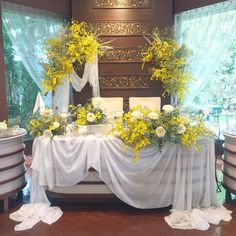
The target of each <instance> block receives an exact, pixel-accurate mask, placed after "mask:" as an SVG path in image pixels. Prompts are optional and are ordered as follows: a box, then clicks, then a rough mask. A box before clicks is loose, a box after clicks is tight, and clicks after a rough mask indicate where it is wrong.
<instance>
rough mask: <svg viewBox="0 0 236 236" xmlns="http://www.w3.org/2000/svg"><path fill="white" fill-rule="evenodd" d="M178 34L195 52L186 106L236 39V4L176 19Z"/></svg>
mask: <svg viewBox="0 0 236 236" xmlns="http://www.w3.org/2000/svg"><path fill="white" fill-rule="evenodd" d="M175 33H176V38H177V40H178V41H179V42H180V43H185V44H186V45H187V46H188V47H189V48H190V49H191V50H192V51H193V56H192V57H191V58H190V70H191V72H192V75H193V77H194V78H195V79H196V80H195V81H194V82H191V84H190V90H189V92H190V93H189V95H188V96H187V97H186V100H185V104H188V105H190V104H192V103H193V100H194V98H195V97H196V96H197V95H198V92H199V91H200V89H201V88H202V86H203V85H204V84H205V83H206V82H207V81H208V80H209V79H211V76H212V75H213V73H214V72H215V71H216V70H217V69H218V66H219V64H220V63H221V62H222V59H223V55H224V54H225V53H226V51H227V50H228V49H229V46H230V44H231V43H232V41H233V39H234V38H235V37H236V1H235V0H232V1H225V2H222V3H218V4H214V5H210V6H207V7H203V8H198V9H194V10H189V11H185V12H182V13H179V14H176V15H175Z"/></svg>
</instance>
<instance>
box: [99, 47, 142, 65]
mask: <svg viewBox="0 0 236 236" xmlns="http://www.w3.org/2000/svg"><path fill="white" fill-rule="evenodd" d="M141 53H142V47H130V48H129V47H126V48H125V47H124V48H114V49H113V50H110V51H107V52H106V53H105V54H104V55H103V56H102V57H100V58H99V62H100V63H129V62H130V63H131V62H132V63H136V62H137V63H141V62H142V57H141Z"/></svg>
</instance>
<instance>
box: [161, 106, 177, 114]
mask: <svg viewBox="0 0 236 236" xmlns="http://www.w3.org/2000/svg"><path fill="white" fill-rule="evenodd" d="M174 109H175V108H174V107H173V106H171V105H164V106H163V107H162V110H163V111H164V112H166V113H171V112H172V111H174Z"/></svg>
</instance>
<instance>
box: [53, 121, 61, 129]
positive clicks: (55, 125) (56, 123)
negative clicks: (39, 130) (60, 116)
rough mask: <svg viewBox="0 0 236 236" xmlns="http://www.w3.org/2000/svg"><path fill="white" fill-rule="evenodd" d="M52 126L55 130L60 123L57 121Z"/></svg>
mask: <svg viewBox="0 0 236 236" xmlns="http://www.w3.org/2000/svg"><path fill="white" fill-rule="evenodd" d="M52 124H53V127H54V128H55V129H56V128H58V127H59V126H60V123H59V122H57V121H54V122H53V123H52Z"/></svg>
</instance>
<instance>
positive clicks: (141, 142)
mask: <svg viewBox="0 0 236 236" xmlns="http://www.w3.org/2000/svg"><path fill="white" fill-rule="evenodd" d="M113 134H114V135H115V136H117V137H119V138H121V139H122V140H123V141H124V143H126V144H128V145H132V146H134V151H135V159H134V160H138V159H139V153H140V150H141V149H143V148H145V147H146V146H148V145H149V144H154V145H155V144H157V145H158V146H159V149H161V147H162V145H163V144H164V143H166V142H170V143H181V144H182V145H183V146H185V147H190V146H194V147H195V149H196V150H199V148H200V144H199V143H198V141H199V139H200V138H202V137H212V136H213V135H214V134H213V132H212V131H210V130H209V129H208V128H207V126H206V125H205V123H204V121H203V120H202V118H201V117H199V116H189V115H188V114H181V112H180V110H179V109H178V108H174V107H173V106H171V105H164V106H163V112H154V111H151V110H149V109H145V108H141V107H139V106H138V107H135V108H134V109H132V110H131V111H129V112H127V113H125V114H124V115H123V117H120V118H118V119H116V120H115V126H114V128H113Z"/></svg>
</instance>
